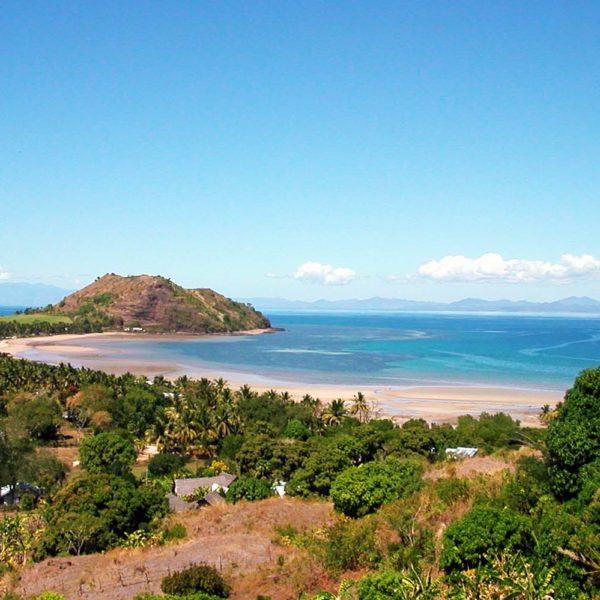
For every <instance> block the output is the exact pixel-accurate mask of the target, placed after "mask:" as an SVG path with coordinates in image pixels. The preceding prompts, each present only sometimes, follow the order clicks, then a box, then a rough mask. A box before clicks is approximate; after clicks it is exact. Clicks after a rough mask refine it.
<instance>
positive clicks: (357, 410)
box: [350, 392, 371, 423]
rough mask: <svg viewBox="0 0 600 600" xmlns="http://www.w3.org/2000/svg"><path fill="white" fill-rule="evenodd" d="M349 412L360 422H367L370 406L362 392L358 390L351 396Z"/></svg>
mask: <svg viewBox="0 0 600 600" xmlns="http://www.w3.org/2000/svg"><path fill="white" fill-rule="evenodd" d="M350 414H351V415H354V416H356V417H358V420H359V421H360V422H361V423H367V422H368V421H369V418H370V417H371V406H370V405H369V402H368V401H367V399H366V397H365V395H364V394H363V393H362V392H358V393H357V394H356V395H355V396H354V397H353V398H352V406H351V407H350Z"/></svg>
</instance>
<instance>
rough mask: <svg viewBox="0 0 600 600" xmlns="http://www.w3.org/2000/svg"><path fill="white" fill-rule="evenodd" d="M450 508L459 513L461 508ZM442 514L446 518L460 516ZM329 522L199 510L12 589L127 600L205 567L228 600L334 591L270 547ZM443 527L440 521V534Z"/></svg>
mask: <svg viewBox="0 0 600 600" xmlns="http://www.w3.org/2000/svg"><path fill="white" fill-rule="evenodd" d="M530 453H531V450H529V449H525V448H524V449H522V450H521V451H520V452H518V453H517V454H516V455H514V456H512V457H511V458H503V457H499V456H478V457H475V458H471V459H466V460H462V461H458V462H456V463H450V464H448V463H445V464H442V465H439V466H434V467H432V468H431V469H430V470H429V471H428V472H427V473H426V475H425V477H426V478H427V479H431V480H436V479H440V478H444V477H451V476H456V477H466V478H473V477H477V476H479V475H488V476H494V475H498V474H499V473H500V472H502V471H505V470H511V471H512V470H514V468H515V464H514V462H515V460H516V458H517V457H519V456H522V455H524V454H530ZM466 508H467V506H466V505H465V506H464V507H463V510H462V512H464V510H466ZM456 510H459V512H460V509H459V507H457V508H456ZM447 516H448V517H449V520H452V518H456V517H457V516H459V515H458V514H454V515H453V517H451V516H450V515H447ZM334 518H335V517H334V512H333V508H332V505H331V504H330V503H327V502H320V501H314V502H309V501H305V500H299V499H295V498H289V497H288V498H283V499H281V498H271V499H269V500H264V501H261V502H254V503H247V502H242V503H239V504H237V505H225V506H216V507H209V508H204V509H200V510H198V511H191V512H188V513H184V514H180V515H176V516H173V517H172V521H171V523H182V524H183V525H184V526H185V527H186V530H187V533H188V538H187V539H186V540H184V541H182V542H180V543H174V544H170V545H166V546H159V547H155V548H145V549H135V550H125V549H115V550H111V551H109V552H107V553H106V554H93V555H88V556H79V557H68V558H50V559H46V560H45V561H43V562H41V563H39V564H35V565H32V566H30V567H27V568H25V569H24V570H23V571H22V572H21V574H20V577H19V579H18V580H17V581H16V582H15V591H17V592H18V593H21V594H36V593H40V592H42V591H44V590H54V591H58V592H61V593H63V594H64V595H65V596H66V597H67V599H68V600H75V599H86V600H109V599H113V598H114V599H115V600H129V599H131V598H132V597H133V596H134V595H135V594H137V593H140V592H144V591H152V592H157V591H159V590H160V580H161V579H162V577H164V576H165V575H168V574H169V573H171V572H173V571H177V570H180V569H183V568H185V567H188V566H190V565H191V564H195V563H198V562H206V563H209V564H212V565H214V566H215V567H217V568H218V569H220V570H221V571H222V573H223V574H224V575H225V577H226V578H227V579H228V581H230V582H231V583H232V585H233V592H232V595H231V598H232V600H255V598H256V596H257V595H258V594H264V595H268V596H271V597H272V599H273V600H288V599H289V600H291V599H295V598H297V597H298V594H299V592H301V591H304V590H308V591H311V590H319V589H323V588H331V589H333V588H334V587H335V585H332V582H331V581H330V579H329V578H328V576H327V575H326V574H325V573H324V572H323V570H322V569H321V568H320V567H319V566H318V565H317V564H315V562H314V561H313V560H312V559H311V558H310V557H309V556H308V553H307V552H305V551H303V550H300V549H298V548H295V547H292V546H288V545H281V544H277V543H274V540H275V539H276V538H277V531H276V530H277V528H278V527H284V526H287V525H292V526H293V527H294V528H296V529H297V530H300V531H309V530H315V529H320V528H322V527H324V526H326V525H328V524H331V523H332V522H333V520H334ZM443 520H444V521H446V520H447V519H443ZM446 525H447V523H441V524H440V532H442V531H443V529H444V528H445V526H446Z"/></svg>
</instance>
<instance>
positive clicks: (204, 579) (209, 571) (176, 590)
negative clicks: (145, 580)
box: [160, 564, 231, 598]
mask: <svg viewBox="0 0 600 600" xmlns="http://www.w3.org/2000/svg"><path fill="white" fill-rule="evenodd" d="M160 589H161V590H162V591H163V592H164V593H165V594H174V595H176V596H184V595H187V594H193V593H195V592H205V593H207V594H213V595H215V596H218V597H219V598H228V597H229V592H230V590H231V588H230V586H229V585H228V584H227V583H226V582H225V580H224V579H223V577H221V574H220V573H219V572H218V571H217V570H216V569H215V568H214V567H211V566H209V565H206V564H198V565H194V566H193V567H190V568H189V569H185V570H183V571H178V572H176V573H173V574H172V575H168V576H167V577H164V578H163V580H162V581H161V584H160Z"/></svg>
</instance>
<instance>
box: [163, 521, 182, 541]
mask: <svg viewBox="0 0 600 600" xmlns="http://www.w3.org/2000/svg"><path fill="white" fill-rule="evenodd" d="M186 536H187V530H186V528H185V526H184V525H182V524H181V523H175V525H173V526H172V527H168V528H167V529H164V530H163V532H162V541H163V542H164V543H169V542H174V541H176V540H183V539H185V537H186Z"/></svg>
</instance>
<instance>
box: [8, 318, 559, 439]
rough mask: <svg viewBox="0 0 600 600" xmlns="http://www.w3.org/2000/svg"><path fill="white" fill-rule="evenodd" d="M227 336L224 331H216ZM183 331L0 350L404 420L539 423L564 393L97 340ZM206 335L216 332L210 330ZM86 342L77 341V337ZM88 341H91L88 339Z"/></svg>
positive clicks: (64, 338) (45, 341) (55, 339)
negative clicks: (288, 373)
mask: <svg viewBox="0 0 600 600" xmlns="http://www.w3.org/2000/svg"><path fill="white" fill-rule="evenodd" d="M273 331H274V330H252V331H248V332H239V333H236V334H234V335H237V336H239V335H261V334H265V333H271V332H273ZM217 335H218V336H222V334H217ZM197 337H198V336H190V335H184V334H181V335H180V334H169V335H160V334H158V335H157V334H137V333H135V334H132V333H121V332H106V333H91V334H61V335H55V336H40V337H33V338H13V339H6V340H2V341H0V352H5V353H7V354H10V355H12V356H14V357H17V358H26V359H29V360H34V361H39V362H46V363H49V364H59V363H61V362H62V363H67V362H68V363H70V364H72V365H73V366H76V367H89V368H92V369H98V370H102V371H106V372H109V373H112V374H115V375H120V374H123V373H125V372H130V373H133V374H136V375H146V376H148V377H154V376H156V375H162V376H164V377H166V378H169V379H176V378H177V377H180V376H182V375H187V376H189V377H194V378H201V377H206V378H208V379H217V378H220V377H222V378H223V379H226V380H227V381H228V382H229V383H230V384H231V385H232V386H234V387H236V386H241V385H244V384H248V385H250V386H251V387H252V388H253V389H255V390H256V391H257V392H264V391H268V390H271V389H273V390H276V391H279V392H281V391H287V392H289V393H290V394H291V396H292V397H293V398H295V399H296V400H300V399H301V398H302V397H303V396H304V395H305V394H310V395H311V396H313V397H317V398H320V399H321V400H322V401H324V402H329V401H331V400H334V399H336V398H344V399H351V398H352V396H354V395H355V394H356V393H357V392H358V391H361V392H362V393H364V394H365V396H366V397H367V399H368V400H369V401H370V402H372V404H373V406H374V408H375V410H376V412H377V413H378V414H379V415H381V416H385V417H392V418H395V419H398V420H399V421H403V420H406V419H409V418H423V419H425V420H426V421H429V422H435V423H445V422H449V423H455V422H456V419H457V418H458V417H459V416H461V415H465V414H471V415H474V416H476V415H479V414H481V413H482V412H488V413H496V412H505V413H508V414H510V415H511V416H513V417H514V418H517V419H519V420H520V421H521V422H522V423H523V424H524V425H528V426H532V427H539V426H540V425H541V423H540V421H539V414H540V410H541V407H542V406H543V405H545V404H549V405H550V406H554V405H555V404H556V403H558V402H560V401H561V400H562V396H563V393H562V392H557V391H550V390H535V389H522V388H516V387H502V386H491V385H490V386H478V385H472V386H470V385H439V386H437V385H422V386H421V385H406V386H397V385H396V386H395V385H374V384H366V385H360V384H346V383H344V384H330V383H310V382H301V381H291V380H290V381H288V380H282V379H277V378H271V377H267V376H263V375H260V374H253V373H245V372H242V371H235V370H231V369H218V368H215V367H214V366H213V367H207V368H204V367H195V366H190V365H182V364H180V363H176V362H169V361H162V362H157V361H151V360H135V361H134V360H132V359H131V358H130V357H126V356H119V351H118V350H115V349H112V350H111V351H107V350H106V349H104V348H98V347H95V346H94V340H97V339H106V338H111V339H117V340H128V341H135V340H142V341H143V340H149V339H150V340H153V339H161V340H167V341H170V340H174V341H176V340H181V339H185V338H197ZM202 337H215V335H213V334H210V335H207V336H202ZM75 340H77V341H79V342H81V341H83V342H85V343H84V344H78V345H75V344H74V343H73V342H74V341H75ZM88 342H89V344H88Z"/></svg>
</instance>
